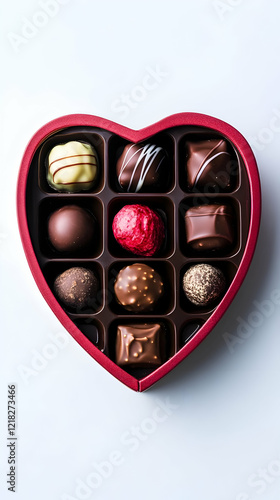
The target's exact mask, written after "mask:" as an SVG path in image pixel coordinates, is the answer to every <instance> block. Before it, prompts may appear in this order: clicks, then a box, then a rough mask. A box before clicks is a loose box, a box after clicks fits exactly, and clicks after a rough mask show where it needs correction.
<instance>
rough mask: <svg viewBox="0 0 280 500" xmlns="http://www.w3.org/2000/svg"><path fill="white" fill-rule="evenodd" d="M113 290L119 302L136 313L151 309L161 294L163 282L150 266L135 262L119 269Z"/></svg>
mask: <svg viewBox="0 0 280 500" xmlns="http://www.w3.org/2000/svg"><path fill="white" fill-rule="evenodd" d="M114 290H115V295H116V299H117V301H118V302H119V304H121V305H122V306H123V307H124V308H125V309H127V310H128V311H132V312H136V313H138V312H143V311H149V310H151V309H153V307H154V306H155V304H156V302H157V301H158V300H159V298H160V297H161V296H162V293H163V282H162V279H161V277H160V275H159V274H158V273H157V272H156V271H155V270H154V269H153V268H152V267H150V266H147V265H146V264H137V263H136V264H132V265H131V266H127V267H124V268H123V269H121V270H120V272H119V274H118V276H117V279H116V281H115V285H114Z"/></svg>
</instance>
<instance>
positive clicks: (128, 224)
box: [112, 204, 165, 257]
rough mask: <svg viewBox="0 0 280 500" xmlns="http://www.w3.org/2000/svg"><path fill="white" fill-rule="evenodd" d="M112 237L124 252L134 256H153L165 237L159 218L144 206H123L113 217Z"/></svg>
mask: <svg viewBox="0 0 280 500" xmlns="http://www.w3.org/2000/svg"><path fill="white" fill-rule="evenodd" d="M112 228H113V233H114V236H115V238H116V240H117V242H118V243H119V245H121V246H122V247H123V248H124V249H125V250H128V251H129V252H132V253H134V254H135V255H145V256H146V257H147V256H151V255H154V254H155V253H156V252H158V250H159V249H160V247H161V245H162V242H163V240H164V236H165V228H164V224H163V221H162V219H161V217H160V216H159V215H158V214H157V213H156V212H154V210H152V209H151V208H149V207H147V206H146V205H138V204H137V205H125V206H124V207H123V208H122V209H121V210H120V211H119V212H118V213H117V214H116V215H115V217H114V220H113V227H112Z"/></svg>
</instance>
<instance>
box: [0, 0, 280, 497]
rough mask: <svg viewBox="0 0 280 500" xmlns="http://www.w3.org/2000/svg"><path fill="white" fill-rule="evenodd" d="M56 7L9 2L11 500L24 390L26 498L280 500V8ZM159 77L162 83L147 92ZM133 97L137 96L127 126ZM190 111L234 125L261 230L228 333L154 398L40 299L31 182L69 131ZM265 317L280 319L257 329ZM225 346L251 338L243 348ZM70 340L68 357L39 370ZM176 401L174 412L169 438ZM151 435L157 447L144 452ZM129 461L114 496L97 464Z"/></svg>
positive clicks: (0, 436) (263, 2)
mask: <svg viewBox="0 0 280 500" xmlns="http://www.w3.org/2000/svg"><path fill="white" fill-rule="evenodd" d="M43 3H46V0H45V2H44V0H42V2H41V3H40V1H36V0H25V1H20V0H17V1H16V0H14V1H13V2H4V1H3V0H2V2H1V4H2V8H3V9H2V10H3V14H2V16H1V34H2V36H1V47H2V64H1V82H0V84H1V120H0V122H1V149H0V169H1V176H0V178H1V185H0V189H1V195H0V202H1V208H0V215H1V222H0V254H1V274H0V277H1V281H0V282H1V300H0V304H1V319H0V323H1V348H0V370H1V384H0V420H1V421H0V441H1V442H0V444H1V446H0V468H1V476H0V497H1V499H2V500H6V499H10V498H13V494H12V493H11V492H8V490H7V483H6V473H7V471H8V468H7V457H8V451H7V448H6V443H7V441H6V438H7V431H6V427H7V423H6V420H7V417H6V413H7V409H6V404H7V385H8V384H9V383H15V384H16V385H17V393H18V400H17V405H18V413H17V419H18V430H17V433H18V443H17V493H16V495H17V497H16V498H18V499H19V500H33V499H34V500H35V499H36V500H37V499H38V498H40V500H50V499H52V500H69V499H71V500H74V499H75V500H78V499H80V498H83V499H87V498H89V499H90V500H91V499H102V500H107V499H114V500H118V499H120V500H130V499H133V500H142V499H146V500H153V499H159V498H160V499H162V500H167V499H170V498H172V499H178V500H183V499H184V500H185V499H190V500H205V499H207V500H254V499H258V498H261V499H263V500H275V499H278V498H279V495H280V447H279V434H280V430H279V421H280V404H279V377H280V368H279V358H280V337H279V317H280V306H279V305H273V304H272V302H271V299H270V298H271V294H272V292H273V291H274V290H279V289H280V284H279V275H280V264H279V262H280V259H279V255H280V237H279V234H280V232H279V213H280V195H279V193H280V185H279V180H280V174H279V171H280V159H279V158H280V118H279V116H280V93H279V88H280V66H279V53H280V30H279V18H280V6H279V1H278V0H270V1H269V2H268V1H267V0H243V1H242V0H224V1H220V2H217V1H216V2H215V1H214V0H196V1H183V0H181V1H179V0H173V1H166V0H149V1H145V0H144V1H143V0H142V1H141V2H140V1H134V2H131V1H128V0H118V1H114V0H110V1H109V0H105V1H104V0H102V1H98V2H97V1H89V0H88V1H86V0H80V1H78V0H68V2H67V1H65V0H64V2H63V3H64V5H62V1H61V2H60V3H58V0H57V1H54V0H52V2H50V3H52V4H56V8H55V7H53V8H54V10H53V11H51V14H50V13H49V14H43V17H42V12H43V11H44V10H43V7H42V5H43ZM28 23H29V24H28ZM27 24H28V27H27ZM39 24H43V26H40V27H39V26H38V25H39ZM27 36H28V38H27ZM151 69H152V70H154V71H158V72H159V74H160V75H161V76H160V77H158V81H156V80H154V82H155V83H156V85H155V88H154V89H152V90H148V91H145V89H144V91H143V79H144V77H145V76H146V75H147V73H148V72H149V71H150V70H151ZM139 86H140V87H142V94H141V90H139ZM137 88H138V90H135V89H137ZM123 94H129V96H130V99H131V98H132V105H133V107H131V106H127V105H126V111H125V110H120V101H121V100H122V99H123ZM135 95H136V97H138V101H137V99H136V100H135ZM139 96H140V98H141V99H140V100H139ZM181 111H196V112H202V113H206V114H210V115H213V116H216V117H218V118H221V119H223V120H225V121H227V122H229V123H230V124H231V125H233V126H235V127H236V128H237V129H238V130H239V131H240V132H241V133H243V134H244V135H245V137H246V138H247V139H248V140H249V142H250V143H251V145H252V147H253V150H254V152H255V154H256V158H257V161H258V165H259V170H260V175H261V182H262V192H263V216H262V225H261V231H260V236H259V242H258V246H257V249H256V253H255V257H254V260H253V263H252V266H251V268H250V270H249V272H248V275H247V277H246V280H245V282H244V284H243V285H242V288H241V289H240V291H239V293H238V295H237V297H236V299H235V300H234V302H233V304H232V306H231V307H230V309H229V310H228V311H227V313H226V314H225V316H224V318H223V320H222V321H221V322H220V323H219V324H218V326H217V327H216V328H215V329H214V331H213V332H212V333H211V334H210V335H209V337H208V338H207V339H206V340H205V341H204V342H203V343H202V345H200V347H199V348H197V349H196V351H195V352H194V353H192V355H191V356H189V358H187V359H186V360H185V361H184V362H183V363H182V364H181V365H180V366H179V367H177V369H175V370H174V372H172V373H171V374H169V375H168V376H166V377H165V378H164V379H163V380H161V381H160V382H159V383H158V384H157V385H156V386H154V387H153V388H152V389H150V390H149V391H148V392H146V393H143V394H137V393H134V392H133V391H131V390H129V389H128V388H126V387H125V386H123V385H122V384H121V383H120V382H118V381H117V380H115V379H114V378H113V377H112V376H111V375H109V374H108V373H107V372H105V371H104V370H103V369H102V368H101V367H100V366H99V365H98V364H97V363H96V362H95V361H94V360H93V359H92V358H91V357H90V356H88V355H87V354H86V352H84V351H83V350H82V348H81V347H80V346H79V345H78V344H76V343H75V341H74V340H73V339H72V338H71V337H70V336H69V335H68V334H66V332H65V330H64V329H63V327H62V326H61V325H60V324H59V322H58V320H57V319H56V318H55V317H54V315H53V314H52V312H51V311H50V310H49V308H48V306H47V305H46V303H45V302H44V299H43V298H42V296H41V295H40V292H39V291H38V289H37V287H36V284H35V282H34V281H33V278H32V276H31V273H30V271H29V268H28V265H27V262H26V260H25V257H24V253H23V250H22V246H21V242H20V238H19V234H18V228H17V221H16V202H15V190H16V180H17V174H18V169H19V164H20V160H21V157H22V155H23V152H24V148H25V146H26V144H27V143H28V141H29V140H30V138H31V136H32V135H33V134H34V133H35V132H36V130H37V129H38V128H39V127H41V126H42V125H44V124H45V123H46V122H48V121H49V120H51V119H53V118H56V117H59V116H62V115H64V114H68V113H89V114H95V115H100V116H103V117H105V118H109V119H111V120H113V121H117V122H120V123H122V124H124V125H126V126H128V127H131V128H136V129H138V128H141V127H144V126H146V125H149V124H151V123H154V122H156V121H158V120H159V119H161V118H163V117H165V116H167V115H170V114H172V113H176V112H181ZM255 301H257V302H258V304H259V306H258V305H257V304H256V302H255ZM263 301H269V303H267V302H266V303H265V304H266V314H264V313H260V312H259V313H258V307H260V304H262V305H264V304H263ZM256 313H258V314H256ZM238 318H239V319H238ZM240 318H241V319H242V320H243V321H245V322H246V323H247V338H246V339H244V338H243V339H242V338H241V337H240V327H239V323H240ZM252 323H254V325H255V326H250V324H252ZM256 324H257V325H258V326H256ZM226 333H231V334H232V335H234V336H235V338H237V339H239V342H238V343H235V344H234V345H231V350H230V349H229V347H228V346H227V344H226V342H225V334H226ZM63 334H64V336H63ZM54 336H56V338H58V336H59V338H60V340H61V343H62V344H61V346H60V347H59V348H57V353H56V355H55V356H54V358H53V359H52V360H47V361H45V363H42V364H41V369H40V370H39V369H38V366H37V369H34V366H35V365H34V363H35V361H34V357H36V356H38V353H40V354H42V353H43V354H44V353H45V352H47V347H46V346H48V344H53V343H54V341H53V338H54ZM63 339H64V341H63ZM65 339H66V340H65ZM23 370H29V372H28V373H29V375H28V376H26V375H25V376H24V375H23ZM168 398H169V403H168V404H170V403H172V405H173V409H172V410H168V413H166V412H165V413H164V411H162V412H161V415H162V416H164V417H166V418H164V421H162V422H161V423H156V422H155V420H154V417H153V415H155V413H154V412H155V411H157V410H156V408H157V407H158V406H159V405H163V404H166V401H167V402H168ZM151 419H152V420H151ZM137 427H139V428H140V429H142V430H141V432H142V433H141V434H140V435H139V436H141V438H140V437H139V438H134V441H131V440H130V439H131V436H132V434H133V433H134V432H138V431H137V430H135V428H137ZM148 432H150V433H149V434H148ZM115 450H117V451H119V457H121V459H119V461H120V462H121V464H120V465H118V466H117V465H114V466H111V467H109V468H108V467H107V469H106V471H105V468H104V471H105V472H107V476H108V477H106V478H105V477H103V478H102V479H101V480H100V477H101V476H100V475H99V476H97V475H96V474H97V469H96V466H94V465H93V463H96V464H101V463H102V462H108V460H109V459H110V458H112V456H111V455H112V452H114V451H115ZM103 465H104V464H103ZM97 467H98V465H97ZM94 474H95V475H94ZM98 478H99V483H97V482H96V481H98ZM90 480H92V481H93V482H92V483H90ZM81 481H82V482H83V483H82V482H81ZM87 481H88V482H89V483H90V484H91V485H92V486H93V487H94V486H96V485H97V486H98V487H96V488H95V489H93V487H92V486H91V487H89V486H88V487H86V486H85V485H86V482H87ZM78 484H79V485H80V489H79V488H78ZM81 484H83V488H81Z"/></svg>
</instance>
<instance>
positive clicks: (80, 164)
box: [47, 141, 98, 193]
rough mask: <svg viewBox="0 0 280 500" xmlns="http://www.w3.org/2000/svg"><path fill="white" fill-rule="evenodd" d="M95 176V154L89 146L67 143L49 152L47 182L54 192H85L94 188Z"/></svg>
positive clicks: (96, 162)
mask: <svg viewBox="0 0 280 500" xmlns="http://www.w3.org/2000/svg"><path fill="white" fill-rule="evenodd" d="M97 176H98V159H97V153H96V151H95V149H94V147H93V146H91V145H90V144H86V143H84V142H79V141H69V142H66V143H65V144H58V145H57V146H54V148H53V149H52V150H51V151H50V154H49V158H48V173H47V181H48V183H49V185H50V186H51V187H52V188H53V189H55V190H56V191H66V192H68V193H74V192H78V191H87V190H89V189H91V188H92V187H93V186H94V184H95V182H96V180H97Z"/></svg>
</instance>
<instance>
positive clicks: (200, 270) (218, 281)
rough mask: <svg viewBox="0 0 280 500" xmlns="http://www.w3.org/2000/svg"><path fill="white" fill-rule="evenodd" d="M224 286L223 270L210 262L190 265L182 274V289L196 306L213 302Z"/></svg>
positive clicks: (221, 292) (219, 295)
mask: <svg viewBox="0 0 280 500" xmlns="http://www.w3.org/2000/svg"><path fill="white" fill-rule="evenodd" d="M225 288H226V279H225V276H224V274H223V272H222V271H221V270H220V269H217V268H216V267H214V266H211V265H210V264H196V265H194V266H191V267H190V268H189V269H188V270H187V271H186V272H185V274H184V276H183V290H184V292H185V294H186V296H187V298H188V299H189V301H190V302H192V303H193V304H195V305H196V306H201V307H204V306H208V305H210V304H212V303H213V302H215V301H216V300H217V299H218V298H219V297H221V295H222V294H223V292H224V291H225Z"/></svg>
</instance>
